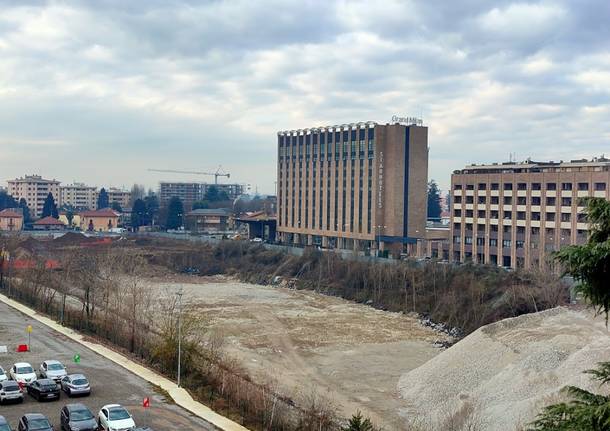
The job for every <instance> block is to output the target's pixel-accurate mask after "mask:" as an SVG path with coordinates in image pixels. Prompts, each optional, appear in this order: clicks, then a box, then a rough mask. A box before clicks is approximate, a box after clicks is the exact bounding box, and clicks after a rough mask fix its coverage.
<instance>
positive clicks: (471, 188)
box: [466, 184, 474, 190]
mask: <svg viewBox="0 0 610 431" xmlns="http://www.w3.org/2000/svg"><path fill="white" fill-rule="evenodd" d="M466 190H474V184H466Z"/></svg>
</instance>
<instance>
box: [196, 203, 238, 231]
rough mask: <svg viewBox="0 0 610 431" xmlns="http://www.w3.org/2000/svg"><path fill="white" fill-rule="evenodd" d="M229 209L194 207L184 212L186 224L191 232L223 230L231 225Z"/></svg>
mask: <svg viewBox="0 0 610 431" xmlns="http://www.w3.org/2000/svg"><path fill="white" fill-rule="evenodd" d="M231 216H232V212H231V210H230V209H226V208H218V209H196V210H193V211H190V212H188V213H187V214H186V226H187V229H189V230H190V231H192V232H225V231H227V230H228V229H229V228H230V226H231V225H232V222H231Z"/></svg>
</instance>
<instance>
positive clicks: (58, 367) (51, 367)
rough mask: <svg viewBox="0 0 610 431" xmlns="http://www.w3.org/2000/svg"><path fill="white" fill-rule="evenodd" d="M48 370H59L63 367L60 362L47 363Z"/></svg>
mask: <svg viewBox="0 0 610 431" xmlns="http://www.w3.org/2000/svg"><path fill="white" fill-rule="evenodd" d="M48 368H49V371H60V370H63V369H64V366H63V365H61V364H49V367H48Z"/></svg>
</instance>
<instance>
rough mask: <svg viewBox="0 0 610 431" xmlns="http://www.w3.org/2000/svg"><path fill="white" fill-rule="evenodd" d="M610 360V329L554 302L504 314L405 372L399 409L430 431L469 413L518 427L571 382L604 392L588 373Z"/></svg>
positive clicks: (493, 426) (483, 423)
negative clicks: (518, 313) (552, 306)
mask: <svg viewBox="0 0 610 431" xmlns="http://www.w3.org/2000/svg"><path fill="white" fill-rule="evenodd" d="M608 360H610V334H609V333H608V330H607V329H606V327H605V324H604V320H603V318H596V319H594V318H593V316H592V314H591V313H590V312H589V311H585V310H572V309H566V308H555V309H552V310H547V311H543V312H540V313H535V314H528V315H523V316H520V317H516V318H513V319H505V320H503V321H500V322H497V323H494V324H491V325H488V326H485V327H482V328H480V329H479V330H477V331H475V332H474V333H472V334H471V335H469V336H468V337H466V338H464V339H463V340H461V341H460V342H458V343H457V344H455V345H454V346H452V347H451V348H449V349H447V350H446V351H444V352H442V353H441V354H440V355H438V356H436V357H435V358H433V359H431V360H430V361H428V362H427V363H425V364H424V365H422V366H421V367H419V368H417V369H415V370H412V371H411V372H409V373H407V374H404V375H403V376H402V377H401V378H400V381H399V384H398V388H399V391H400V394H401V397H402V398H403V400H404V401H403V402H404V408H403V409H402V412H401V413H402V415H403V417H405V422H408V421H411V422H417V423H421V422H422V420H423V421H424V422H426V423H427V424H428V426H429V427H430V428H431V429H447V428H449V427H448V425H447V421H448V420H450V421H452V422H453V423H454V424H455V423H459V422H462V421H463V420H468V419H470V420H471V421H474V422H476V423H478V425H479V429H484V430H492V431H493V430H498V431H500V430H502V431H505V430H515V429H518V427H519V425H522V424H527V423H529V422H530V421H531V420H532V419H534V417H535V416H536V414H537V413H538V412H539V411H540V408H541V407H542V406H544V405H546V404H549V403H551V402H556V401H557V400H558V395H557V393H558V391H559V390H560V389H561V388H562V387H564V386H566V385H577V386H580V387H584V388H588V389H590V390H594V391H599V390H600V389H599V385H598V384H597V383H596V382H592V381H591V380H590V378H589V376H587V375H583V374H582V371H583V370H586V369H591V368H594V367H595V366H596V364H597V362H600V361H608ZM414 418H417V420H415V419H414ZM449 418H452V419H449Z"/></svg>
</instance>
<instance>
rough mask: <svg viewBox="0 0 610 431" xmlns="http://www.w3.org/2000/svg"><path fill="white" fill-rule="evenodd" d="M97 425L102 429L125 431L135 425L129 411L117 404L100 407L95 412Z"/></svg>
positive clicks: (105, 430)
mask: <svg viewBox="0 0 610 431" xmlns="http://www.w3.org/2000/svg"><path fill="white" fill-rule="evenodd" d="M97 425H98V427H99V428H100V430H103V431H124V430H125V431H127V430H133V429H134V428H135V427H136V423H135V422H134V421H133V418H132V417H131V415H130V414H129V412H128V411H127V410H126V409H125V407H123V406H121V405H119V404H108V405H105V406H104V407H102V409H101V410H100V412H99V413H98V414H97Z"/></svg>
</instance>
